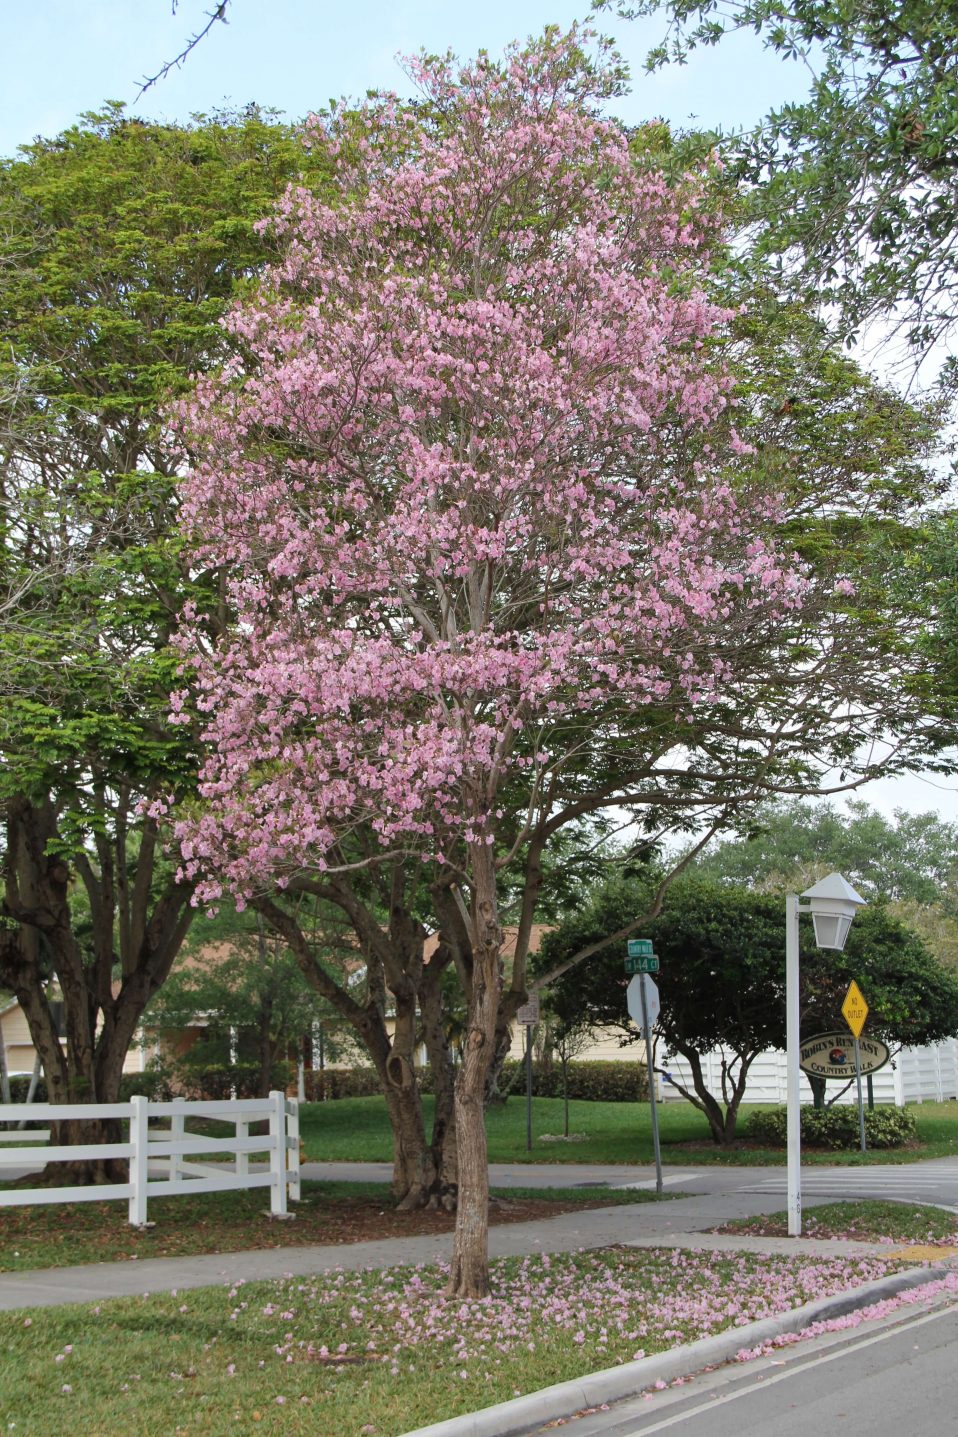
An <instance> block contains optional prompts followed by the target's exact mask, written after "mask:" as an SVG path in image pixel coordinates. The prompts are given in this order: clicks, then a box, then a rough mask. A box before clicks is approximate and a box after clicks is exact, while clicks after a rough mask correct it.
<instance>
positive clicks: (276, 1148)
mask: <svg viewBox="0 0 958 1437" xmlns="http://www.w3.org/2000/svg"><path fill="white" fill-rule="evenodd" d="M269 1100H270V1102H271V1103H272V1108H271V1109H270V1115H269V1172H270V1187H269V1210H270V1213H271V1215H272V1216H273V1217H288V1216H289V1212H288V1209H287V1206H286V1094H285V1093H281V1092H279V1090H278V1089H276V1088H274V1089H273V1091H272V1092H271V1093H270V1095H269Z"/></svg>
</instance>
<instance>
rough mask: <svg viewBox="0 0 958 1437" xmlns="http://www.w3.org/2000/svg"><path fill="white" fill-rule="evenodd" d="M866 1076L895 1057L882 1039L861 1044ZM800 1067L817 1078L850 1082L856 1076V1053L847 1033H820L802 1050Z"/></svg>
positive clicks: (863, 1040)
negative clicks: (891, 1057) (892, 1056)
mask: <svg viewBox="0 0 958 1437" xmlns="http://www.w3.org/2000/svg"><path fill="white" fill-rule="evenodd" d="M858 1047H859V1052H860V1055H861V1070H862V1072H863V1073H877V1072H878V1069H879V1068H883V1067H884V1066H885V1064H886V1063H887V1062H888V1059H889V1057H890V1056H891V1054H890V1053H889V1051H888V1048H887V1047H886V1045H885V1044H884V1043H882V1042H880V1041H879V1039H878V1038H862V1039H861V1040H860V1042H859V1044H858ZM798 1062H799V1067H800V1068H801V1070H802V1072H803V1073H808V1074H809V1075H810V1076H811V1077H813V1078H832V1079H838V1080H840V1081H841V1082H844V1083H848V1082H850V1081H851V1080H852V1078H854V1076H855V1053H854V1050H853V1048H852V1045H851V1043H849V1041H848V1034H847V1033H816V1034H815V1035H814V1036H813V1037H811V1038H806V1039H805V1040H804V1042H803V1043H802V1044H801V1045H800V1047H799V1050H798Z"/></svg>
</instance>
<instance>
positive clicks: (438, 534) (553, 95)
mask: <svg viewBox="0 0 958 1437" xmlns="http://www.w3.org/2000/svg"><path fill="white" fill-rule="evenodd" d="M577 46H578V40H577V38H576V36H575V35H574V34H573V35H572V36H570V37H565V38H562V37H553V38H552V39H551V40H549V41H547V42H541V43H540V44H539V45H533V46H531V47H530V48H529V49H527V50H525V51H518V50H515V51H513V52H511V53H510V54H509V55H508V56H507V60H506V62H505V63H504V64H502V65H498V66H497V65H493V64H492V63H491V62H488V61H485V60H484V61H482V62H480V63H477V64H476V65H475V66H472V67H467V68H465V69H462V70H460V71H457V70H456V68H455V66H454V65H453V64H452V62H451V61H450V60H448V59H447V60H445V61H429V62H425V61H423V62H419V63H418V64H417V65H416V66H415V72H416V76H417V78H418V80H419V81H420V83H421V85H422V87H423V89H424V90H425V92H426V95H427V97H428V100H429V108H428V110H427V111H426V117H425V118H424V117H423V115H422V114H421V115H419V116H417V117H412V116H411V114H410V112H409V111H408V110H405V111H404V110H403V109H402V108H401V107H400V106H399V105H398V104H397V103H396V102H395V101H394V100H392V99H385V100H378V101H375V102H371V103H370V104H369V105H367V106H366V107H365V108H364V109H363V110H362V111H361V112H360V113H359V114H358V115H356V114H355V113H354V114H351V115H350V114H343V113H342V112H337V114H335V115H334V116H333V118H332V119H329V120H326V121H323V122H319V121H317V122H316V123H315V124H314V125H313V127H312V129H311V132H310V142H311V143H312V145H313V146H314V147H318V148H321V149H323V151H324V153H325V154H326V156H327V157H328V160H329V164H330V168H331V172H332V175H333V180H332V183H331V186H330V188H329V190H324V192H323V194H321V195H315V194H312V193H310V192H308V191H307V190H305V189H303V188H294V189H292V190H290V192H289V193H288V194H287V196H286V198H285V200H284V202H283V203H282V205H281V207H280V210H279V212H278V214H277V215H276V217H275V218H274V220H273V221H272V228H273V231H274V233H275V235H276V238H277V240H278V242H279V244H280V245H281V249H282V257H281V259H280V260H279V261H278V262H277V263H276V265H275V266H274V267H273V269H272V270H271V271H270V273H269V274H268V276H267V278H266V280H265V281H264V283H263V284H262V285H261V287H260V288H259V290H258V291H257V292H256V293H255V295H254V296H253V297H252V298H250V299H248V300H246V301H244V302H243V303H242V304H240V305H238V306H237V307H236V308H235V309H234V310H233V311H232V313H231V314H230V316H229V318H228V321H227V325H228V329H229V331H230V333H231V335H232V336H233V339H234V341H235V344H236V351H237V358H236V359H235V360H234V361H233V362H232V363H231V364H230V365H228V366H227V367H226V369H225V370H224V371H222V372H221V373H220V374H218V375H215V376H213V377H211V378H207V379H205V380H203V381H201V382H200V383H199V384H198V386H197V389H196V392H195V395H194V397H193V398H192V400H191V401H190V402H189V403H188V404H186V405H185V406H184V408H183V411H182V413H181V416H180V422H181V425H182V430H183V434H184V442H185V444H186V445H187V447H188V449H189V451H190V453H191V455H192V456H193V459H194V463H193V468H192V471H191V474H190V476H189V479H188V481H187V482H186V485H185V489H184V516H185V520H186V523H187V526H188V528H189V530H190V531H191V533H192V536H193V544H194V554H195V561H196V563H197V564H202V565H211V566H217V567H221V568H222V570H223V573H224V575H225V584H226V592H227V598H228V603H229V606H230V607H231V609H232V611H233V613H234V615H235V621H234V622H233V623H232V625H231V627H230V629H229V631H228V633H227V634H225V635H221V636H219V637H218V638H217V640H216V642H215V643H214V644H211V643H210V642H209V640H208V639H207V637H206V636H205V634H204V632H203V629H202V625H201V624H200V623H199V622H198V621H196V622H193V623H189V622H188V623H187V626H186V628H185V631H184V634H183V639H182V647H183V654H184V673H185V674H186V677H187V681H188V685H189V688H190V689H191V690H192V694H193V701H194V703H195V705H196V707H197V708H198V710H199V714H200V718H201V723H202V737H203V743H204V753H205V760H204V765H203V769H202V784H201V792H202V796H203V799H204V800H205V803H204V806H203V808H202V811H201V812H199V813H198V814H197V815H195V816H193V817H191V818H189V819H188V820H184V821H183V822H181V824H180V825H179V829H178V837H179V842H180V850H181V854H182V863H183V870H184V872H185V874H186V875H187V876H189V877H190V878H194V879H196V878H198V879H201V880H202V887H201V893H202V895H203V896H204V897H206V898H213V899H215V898H216V897H218V896H219V894H220V893H221V892H222V891H223V888H224V886H227V887H229V888H230V889H231V890H232V891H233V892H234V893H235V894H236V895H237V896H238V897H239V898H240V899H241V900H242V898H243V896H244V895H245V894H248V893H249V892H250V891H252V889H253V888H255V887H256V886H257V885H258V884H260V883H261V882H263V881H264V880H265V879H267V878H275V877H277V876H279V877H280V879H282V876H283V875H284V874H289V873H292V872H294V871H295V870H297V869H299V868H302V867H310V868H319V869H323V868H324V867H325V866H326V865H327V864H328V863H329V862H330V853H331V851H332V850H333V849H334V847H335V845H336V844H337V842H339V841H341V839H342V837H343V835H344V834H348V833H349V832H350V831H351V830H352V829H353V828H354V827H355V826H357V825H360V824H361V825H365V826H368V827H369V828H371V829H372V831H373V832H374V833H375V834H376V835H378V837H379V839H380V841H381V842H382V844H383V845H387V846H388V845H393V846H399V847H402V848H404V849H406V850H411V851H414V852H421V853H422V854H424V855H425V856H427V857H429V858H431V859H434V860H436V861H439V862H442V861H444V860H445V859H447V858H448V857H449V856H450V854H451V853H452V852H453V851H454V850H455V848H456V846H457V845H461V844H462V843H463V842H464V843H466V844H473V843H482V842H492V840H493V835H494V833H495V825H496V810H497V806H498V805H499V804H500V801H501V795H502V792H503V789H504V787H505V785H506V784H507V783H508V782H509V781H510V780H512V779H514V778H516V777H517V776H518V777H519V778H521V779H522V781H523V783H524V784H525V785H526V788H527V791H534V790H535V786H536V785H537V784H539V783H541V782H542V781H543V777H544V775H546V774H548V773H549V772H551V771H553V770H554V768H555V766H556V765H558V764H562V763H564V762H565V761H566V760H567V758H568V755H569V753H570V752H571V751H577V750H579V749H581V747H582V746H583V744H587V743H590V742H602V741H604V740H607V741H610V742H611V741H614V740H615V739H616V737H617V736H618V735H619V734H620V733H621V732H622V726H623V724H624V723H627V722H629V715H634V714H635V713H636V712H637V711H639V712H641V711H642V710H648V711H649V712H652V711H653V710H654V711H655V713H656V714H657V715H661V714H662V713H666V714H668V715H669V717H670V718H671V719H673V720H677V721H679V722H681V721H682V720H683V719H685V718H687V717H688V716H689V715H691V714H692V713H694V712H697V711H698V710H699V709H701V708H702V707H703V706H706V705H708V704H709V703H711V702H714V701H716V700H717V699H718V698H719V697H720V695H721V693H722V689H723V685H725V684H726V682H727V680H728V678H729V675H730V674H731V673H732V672H733V670H734V668H735V665H736V663H737V662H739V660H740V658H741V656H742V655H743V654H744V655H750V654H753V653H754V652H756V651H757V650H759V649H762V648H763V647H765V648H767V647H768V646H769V645H770V644H773V643H774V636H775V633H776V626H777V624H778V622H779V621H780V619H781V618H782V616H783V615H785V614H787V613H788V612H789V611H792V610H794V609H796V608H797V607H799V606H800V605H801V603H802V599H803V595H804V592H805V586H806V578H805V576H804V574H803V573H802V571H801V569H800V567H799V566H797V564H796V563H795V562H794V561H792V560H791V559H790V558H788V557H787V556H785V555H783V554H781V553H780V552H779V551H778V549H777V548H776V545H775V543H774V541H773V539H772V538H770V537H769V534H770V531H771V528H772V523H771V521H772V520H773V518H774V514H773V510H772V507H771V506H770V505H769V504H768V503H767V502H765V501H764V500H762V499H761V498H759V497H756V496H754V495H752V496H750V497H747V498H746V499H745V500H744V502H743V498H742V496H741V495H740V494H737V493H736V492H735V490H734V488H733V486H732V485H731V484H730V483H729V482H728V471H727V468H723V466H726V465H727V464H728V463H729V462H732V463H734V455H735V452H736V450H741V448H742V446H741V444H740V443H739V442H738V441H737V439H736V438H735V436H734V431H732V433H731V435H730V436H729V435H726V438H725V439H724V440H721V441H720V440H716V443H717V444H718V445H719V449H718V451H716V452H711V451H710V450H709V447H708V445H707V443H706V441H705V435H706V432H707V431H709V429H710V427H712V426H715V424H716V421H717V420H718V419H719V418H720V416H722V415H723V414H725V413H726V411H727V410H728V406H729V385H728V381H727V379H726V377H725V376H724V374H723V373H722V372H720V371H719V370H717V369H716V366H715V363H714V360H713V358H712V356H711V350H710V341H711V340H712V339H713V338H714V337H715V336H716V334H717V333H718V331H719V329H720V328H721V326H722V324H723V323H724V320H725V317H726V316H725V314H724V312H722V311H721V310H719V309H718V308H717V307H716V306H715V305H714V304H713V303H712V302H711V301H710V300H709V299H708V298H707V296H706V294H705V291H704V287H703V280H704V276H705V269H706V266H707V263H708V245H709V243H710V238H711V233H712V229H713V225H714V222H713V220H711V219H710V218H709V217H708V215H707V214H706V205H705V203H704V190H703V184H702V182H701V180H700V179H699V180H696V179H693V178H689V179H688V180H687V181H686V182H685V183H684V184H682V185H679V186H678V187H672V186H670V185H669V184H667V183H666V181H665V179H664V178H663V177H662V176H661V175H660V174H655V173H650V172H649V171H647V170H646V169H643V168H642V167H641V166H639V165H637V164H636V163H635V162H634V160H633V157H632V156H631V155H630V151H629V145H628V141H627V137H626V135H625V133H624V132H623V131H622V130H621V129H620V128H619V127H618V126H616V125H615V124H612V123H610V122H608V121H605V120H601V119H599V118H597V117H596V114H595V113H594V111H595V102H596V100H597V97H599V96H601V94H602V92H603V86H604V85H606V86H607V85H608V83H609V82H608V76H607V75H604V74H603V71H602V67H601V65H600V66H598V68H596V69H594V70H592V69H590V68H589V67H583V66H582V65H581V64H579V65H577V64H576V63H575V55H576V54H577V53H578V52H577ZM330 196H332V197H330ZM723 423H724V421H723ZM188 710H189V705H188V704H187V703H186V701H185V698H184V697H183V696H181V697H180V699H179V700H178V702H177V707H176V709H175V711H174V715H173V717H174V720H175V721H181V722H186V721H188ZM660 721H661V719H660V718H659V719H657V722H660Z"/></svg>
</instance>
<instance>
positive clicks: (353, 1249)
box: [0, 1192, 894, 1311]
mask: <svg viewBox="0 0 958 1437" xmlns="http://www.w3.org/2000/svg"><path fill="white" fill-rule="evenodd" d="M809 1206H811V1204H809ZM775 1207H776V1201H775V1200H774V1199H772V1200H770V1199H769V1197H768V1196H767V1195H763V1194H758V1193H741V1192H739V1193H736V1192H729V1193H712V1194H698V1195H695V1196H692V1197H686V1198H677V1199H674V1200H671V1201H666V1202H662V1203H643V1204H637V1205H635V1206H625V1207H604V1208H593V1209H591V1210H589V1211H585V1212H573V1213H562V1214H560V1215H559V1216H557V1217H554V1218H549V1219H547V1220H546V1221H540V1222H536V1223H509V1224H505V1225H502V1226H498V1227H491V1228H490V1230H489V1251H490V1255H491V1256H492V1257H515V1256H523V1255H524V1254H526V1253H536V1252H544V1253H554V1252H572V1251H577V1250H579V1249H583V1248H585V1249H588V1248H596V1247H609V1246H613V1245H616V1244H625V1245H627V1246H643V1247H652V1246H666V1247H697V1248H714V1249H716V1250H727V1249H730V1248H731V1249H738V1250H745V1249H749V1250H751V1251H756V1252H775V1253H795V1254H802V1255H806V1256H836V1255H838V1256H849V1255H852V1254H859V1253H873V1254H876V1255H879V1256H883V1257H889V1256H890V1255H891V1254H892V1252H893V1251H894V1250H893V1249H891V1248H889V1247H888V1245H887V1244H879V1243H854V1242H838V1241H834V1240H830V1241H815V1240H809V1239H804V1238H801V1239H793V1238H727V1237H715V1236H712V1235H710V1234H709V1233H708V1231H707V1229H709V1228H712V1227H717V1226H719V1225H721V1224H722V1223H725V1222H729V1221H731V1220H732V1219H734V1218H740V1217H753V1216H756V1215H758V1214H761V1213H763V1212H768V1211H770V1210H774V1209H775ZM264 1221H266V1219H265V1218H264ZM293 1221H295V1218H294V1219H293ZM451 1250H452V1236H451V1234H448V1233H444V1234H442V1235H438V1236H426V1237H409V1238H403V1239H399V1240H397V1239H395V1238H390V1239H384V1240H382V1241H374V1242H359V1243H349V1244H342V1245H328V1246H316V1247H278V1248H267V1249H259V1250H255V1251H246V1252H234V1253H222V1254H210V1255H200V1256H196V1257H180V1258H147V1259H131V1260H129V1261H127V1262H110V1263H90V1264H86V1265H84V1266H81V1267H61V1268H48V1269H40V1270H36V1271H30V1272H15V1273H13V1272H7V1273H0V1310H7V1311H9V1310H11V1309H15V1308H19V1307H52V1306H61V1305H64V1304H67V1303H81V1302H102V1301H104V1300H105V1299H107V1298H111V1297H131V1296H139V1295H140V1294H142V1293H144V1292H156V1291H160V1290H164V1289H169V1288H173V1287H175V1288H177V1289H188V1288H194V1287H208V1286H213V1285H216V1284H218V1283H233V1282H236V1281H238V1280H240V1279H242V1280H244V1281H247V1282H252V1281H256V1280H258V1279H261V1278H271V1277H283V1276H286V1275H295V1276H306V1275H309V1274H313V1273H317V1272H323V1271H327V1270H329V1269H332V1268H348V1269H353V1270H355V1269H359V1268H384V1267H397V1266H403V1265H407V1264H416V1263H431V1262H436V1261H445V1260H448V1258H449V1256H450V1253H451Z"/></svg>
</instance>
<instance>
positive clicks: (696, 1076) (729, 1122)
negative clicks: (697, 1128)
mask: <svg viewBox="0 0 958 1437" xmlns="http://www.w3.org/2000/svg"><path fill="white" fill-rule="evenodd" d="M668 1043H669V1047H670V1048H671V1049H672V1050H673V1051H674V1052H676V1053H681V1055H682V1057H683V1058H684V1059H685V1061H686V1062H687V1063H688V1065H689V1068H690V1069H691V1071H692V1089H693V1091H692V1092H691V1093H690V1092H689V1090H688V1089H687V1088H686V1087H684V1086H683V1085H682V1084H681V1083H679V1082H677V1081H676V1079H675V1077H674V1075H673V1077H672V1086H673V1087H674V1088H675V1089H676V1091H677V1092H679V1093H681V1094H682V1096H683V1098H686V1099H688V1101H689V1102H690V1103H691V1104H692V1106H693V1108H698V1110H699V1112H700V1113H702V1114H703V1115H704V1117H705V1119H706V1121H707V1122H708V1125H709V1132H710V1134H711V1137H712V1141H713V1143H715V1144H716V1146H717V1147H728V1146H729V1144H730V1143H732V1142H733V1141H734V1139H735V1133H736V1129H737V1127H738V1113H739V1108H740V1106H741V1103H742V1098H743V1096H744V1093H745V1083H746V1079H747V1078H748V1071H749V1068H750V1067H751V1066H752V1063H753V1062H754V1060H755V1057H756V1055H755V1054H754V1053H740V1054H737V1055H736V1058H737V1060H738V1075H737V1077H736V1079H735V1082H734V1084H732V1087H731V1091H730V1092H729V1094H728V1096H727V1099H726V1102H725V1106H724V1108H723V1106H722V1103H721V1102H720V1101H719V1099H718V1098H716V1096H715V1094H714V1093H712V1092H711V1091H710V1090H709V1088H708V1087H707V1085H706V1082H705V1076H704V1074H703V1072H702V1062H701V1058H700V1056H699V1054H698V1052H696V1050H695V1049H694V1048H688V1047H686V1046H685V1045H684V1044H683V1043H680V1042H678V1041H676V1039H675V1037H674V1035H671V1034H670V1035H669V1038H668ZM650 1077H651V1075H650Z"/></svg>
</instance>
